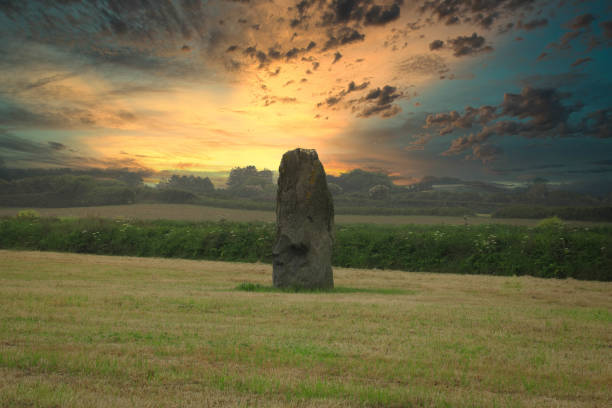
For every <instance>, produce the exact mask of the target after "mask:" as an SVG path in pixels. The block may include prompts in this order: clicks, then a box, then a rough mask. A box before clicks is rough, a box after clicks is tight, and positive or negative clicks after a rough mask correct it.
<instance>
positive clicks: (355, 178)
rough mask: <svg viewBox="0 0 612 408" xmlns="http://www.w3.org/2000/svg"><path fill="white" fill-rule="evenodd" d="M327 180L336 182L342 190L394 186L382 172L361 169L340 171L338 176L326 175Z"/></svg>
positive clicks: (359, 190) (365, 189)
mask: <svg viewBox="0 0 612 408" xmlns="http://www.w3.org/2000/svg"><path fill="white" fill-rule="evenodd" d="M327 180H328V182H331V183H334V184H337V185H338V186H340V187H342V189H343V190H344V192H347V193H351V192H364V193H366V192H368V191H369V190H370V189H371V188H372V187H374V186H376V185H384V186H387V187H388V188H389V189H391V188H393V187H395V185H394V184H393V180H391V178H390V177H389V176H388V175H387V174H384V173H376V172H369V171H365V170H361V169H355V170H352V171H350V172H348V173H342V174H340V176H338V177H336V176H327Z"/></svg>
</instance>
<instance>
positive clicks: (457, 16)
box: [420, 0, 537, 29]
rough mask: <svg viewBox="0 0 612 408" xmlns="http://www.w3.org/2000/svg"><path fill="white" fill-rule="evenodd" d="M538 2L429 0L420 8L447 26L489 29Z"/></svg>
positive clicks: (532, 0) (518, 0)
mask: <svg viewBox="0 0 612 408" xmlns="http://www.w3.org/2000/svg"><path fill="white" fill-rule="evenodd" d="M536 1H537V0H492V1H481V0H427V1H425V2H424V3H423V5H422V6H421V8H420V11H421V13H428V14H429V15H431V16H434V17H436V19H437V21H442V22H444V24H446V25H454V24H459V23H460V22H464V23H465V22H474V23H476V24H478V25H479V26H481V27H482V28H485V29H489V28H491V27H492V26H493V24H494V23H495V22H496V21H497V20H499V19H501V18H504V17H507V16H509V15H511V14H513V13H514V12H515V11H518V10H525V9H529V8H530V7H532V5H533V4H534V3H535V2H536Z"/></svg>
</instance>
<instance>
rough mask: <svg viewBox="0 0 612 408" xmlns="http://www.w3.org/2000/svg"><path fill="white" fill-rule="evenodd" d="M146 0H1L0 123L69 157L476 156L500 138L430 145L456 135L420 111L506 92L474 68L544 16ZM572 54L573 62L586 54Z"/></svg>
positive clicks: (515, 11) (465, 7) (179, 165)
mask: <svg viewBox="0 0 612 408" xmlns="http://www.w3.org/2000/svg"><path fill="white" fill-rule="evenodd" d="M147 4H148V2H146V1H144V2H143V6H142V7H140V6H139V7H135V6H134V5H132V4H131V3H130V4H128V3H124V2H119V1H113V0H108V1H101V2H100V3H99V4H98V5H96V6H92V5H89V4H81V3H78V4H77V3H74V4H70V5H61V4H55V5H53V6H48V5H47V4H46V3H45V2H39V1H31V2H23V3H14V2H9V3H7V5H4V6H0V11H3V13H0V23H2V26H3V27H4V28H2V29H1V30H0V31H2V33H3V35H6V38H12V39H14V40H15V41H7V42H6V43H5V44H3V45H2V46H1V48H2V51H4V55H6V58H4V60H3V61H0V72H1V73H2V75H1V76H0V90H1V91H2V92H1V93H0V110H2V112H4V113H5V114H4V115H3V119H4V122H5V123H2V124H1V125H2V127H1V129H0V130H1V131H2V132H5V133H6V134H7V135H9V136H7V137H13V136H15V137H27V138H29V139H32V140H36V141H37V142H39V143H43V144H44V143H48V142H59V143H62V144H65V145H66V146H68V147H69V149H66V150H62V154H63V155H64V156H66V157H67V156H68V155H69V153H74V154H73V156H74V157H73V158H72V159H71V164H74V163H75V162H78V158H86V159H87V160H84V162H83V163H84V164H83V165H99V166H107V165H118V164H119V165H129V166H133V167H139V166H140V167H146V168H150V169H154V170H156V171H163V170H171V169H182V170H193V171H207V170H210V171H219V170H227V169H229V168H231V167H233V166H245V165H256V166H258V167H267V168H271V169H274V168H276V167H277V165H278V162H279V160H280V157H281V155H282V153H283V152H284V151H286V150H288V149H291V148H294V147H296V146H300V147H308V148H316V149H317V150H318V151H319V155H320V157H321V158H322V160H323V161H324V163H325V165H326V168H327V169H328V172H331V173H337V172H340V171H345V170H348V169H351V168H356V167H362V168H370V169H380V170H383V171H390V172H395V173H397V174H398V175H399V176H401V177H404V178H405V179H407V180H408V179H410V177H413V176H418V175H421V176H422V175H425V174H428V172H430V171H431V170H433V169H434V165H433V164H432V163H433V161H435V162H436V165H438V166H440V168H443V169H449V168H450V167H451V165H450V164H449V163H451V162H452V163H454V164H455V165H457V166H458V165H459V164H460V167H462V168H465V169H472V170H473V169H474V168H476V167H477V166H476V163H474V162H473V161H472V160H471V159H472V158H474V157H475V156H476V155H477V154H480V155H481V158H482V159H483V163H487V164H488V163H490V162H491V160H492V158H493V155H492V154H493V153H496V154H497V152H501V149H495V148H493V147H488V148H485V147H482V146H480V145H477V146H475V148H474V152H473V154H471V156H470V153H469V152H466V153H463V150H460V151H459V152H461V153H462V156H461V157H457V158H455V159H453V158H451V157H449V156H440V154H441V153H444V152H445V151H446V149H448V147H449V145H450V143H451V142H452V141H453V140H460V138H456V139H451V138H450V137H446V136H445V135H438V134H437V130H436V129H433V128H431V129H427V128H425V125H426V123H425V119H426V117H427V116H428V115H429V114H433V113H436V112H438V111H440V110H446V111H448V110H451V109H457V110H460V109H463V107H464V106H465V105H468V104H474V105H483V103H482V102H481V101H480V100H481V99H483V98H484V99H486V100H487V102H486V103H498V102H499V101H500V100H501V99H502V98H503V95H504V93H505V92H506V90H499V91H496V92H495V94H494V95H493V94H491V95H484V94H483V92H482V91H480V90H479V86H480V85H482V83H481V84H480V85H478V86H477V85H475V84H474V83H473V82H474V81H475V79H474V72H476V71H478V72H483V71H484V72H486V66H487V65H489V64H490V63H491V62H497V60H498V59H501V57H500V56H499V55H497V54H496V51H497V49H498V48H502V47H506V46H508V44H514V43H516V44H518V43H519V42H517V41H516V37H517V36H518V35H520V36H527V34H529V33H530V32H531V31H532V30H538V29H541V28H542V27H545V26H546V25H547V24H548V21H549V19H550V20H551V21H552V18H553V17H552V16H553V13H552V11H551V9H550V8H549V9H545V8H541V7H545V6H546V7H548V6H549V4H548V2H547V1H538V0H528V1H526V2H525V5H524V6H520V7H519V6H517V5H516V4H515V2H511V1H500V2H496V3H495V4H494V5H491V6H490V7H492V8H491V10H488V9H487V10H480V11H478V12H475V11H474V10H475V9H474V7H472V6H471V5H472V3H471V2H470V1H469V0H465V1H460V2H457V8H456V9H453V10H451V11H452V13H451V14H449V15H447V14H445V13H446V11H445V9H443V8H440V7H439V6H441V5H443V4H442V3H440V2H437V1H432V2H427V3H421V2H403V3H402V2H398V1H395V0H381V1H379V2H368V1H361V0H346V1H345V2H333V1H323V2H312V1H306V2H301V3H297V2H294V1H289V0H282V1H276V2H268V1H257V0H251V1H250V2H248V3H243V2H226V1H212V2H208V3H207V4H206V5H205V6H204V4H203V3H201V2H197V1H194V2H188V3H186V2H183V3H181V5H178V4H174V3H173V2H167V3H163V4H162V3H159V4H157V3H156V4H157V6H156V7H152V4H149V5H148V6H147ZM478 4H480V3H478ZM339 5H345V6H347V7H345V8H343V7H344V6H343V7H340V6H339ZM483 7H484V6H483ZM487 7H489V6H487ZM347 10H348V11H347ZM479 13H480V14H479ZM487 13H489V14H487ZM566 19H567V18H566ZM602 19H603V17H602ZM586 20H588V19H585V21H584V22H582V21H579V22H577V23H572V24H570V25H569V26H567V27H569V28H566V30H573V31H570V32H571V33H574V34H572V35H573V36H575V38H578V39H580V38H584V39H586V38H587V35H590V34H589V33H590V32H591V33H595V34H596V35H597V36H599V37H597V38H599V39H598V40H597V41H600V44H604V43H603V42H602V41H603V40H602V39H601V38H604V37H602V36H603V35H604V34H605V33H604V32H603V31H602V30H603V29H600V28H596V29H591V26H590V25H589V24H591V23H592V21H594V20H592V21H590V22H587V21H586ZM598 21H599V20H598ZM576 24H577V25H576ZM593 24H595V23H592V24H591V25H593ZM602 24H603V22H602ZM578 26H579V27H578ZM571 27H578V28H571ZM593 27H595V26H593ZM602 27H604V26H602ZM604 28H605V27H604ZM577 30H583V31H577ZM589 30H591V31H589ZM512 33H514V34H512ZM595 34H593V35H595ZM555 35H556V34H555ZM580 36H582V37H580ZM573 38H574V37H573ZM593 38H595V36H593ZM600 47H601V45H600ZM563 52H565V53H568V52H569V51H566V50H564V51H563ZM550 53H552V51H550ZM504 58H505V57H504ZM520 58H526V57H524V56H522V55H521V56H520ZM529 58H531V57H529ZM582 58H583V60H582V62H581V63H580V64H579V65H576V66H574V65H572V69H574V70H578V69H585V67H586V68H588V67H589V64H594V62H593V61H594V60H590V61H587V60H586V59H585V58H584V56H582ZM532 59H533V61H530V62H529V64H531V65H530V66H534V67H536V66H537V65H536V64H537V63H538V62H537V61H536V60H535V58H532ZM572 61H573V59H572ZM491 65H495V64H491ZM499 65H500V64H499V63H498V64H497V66H499ZM568 66H570V65H569V63H568ZM534 69H535V68H534ZM497 72H501V73H504V75H506V78H509V77H510V76H512V75H514V74H513V73H512V72H509V70H508V72H506V70H504V69H497ZM491 77H492V78H493V77H495V75H493V76H491ZM449 79H455V80H456V81H452V82H465V83H466V84H465V85H460V86H457V88H461V86H463V87H465V88H466V89H469V92H465V93H464V94H462V95H461V98H463V99H462V100H461V102H460V103H461V105H458V106H457V104H456V103H453V105H452V106H451V105H449V102H448V98H447V97H446V96H445V95H444V94H443V92H444V91H441V92H438V91H437V89H439V88H441V87H442V88H444V87H445V86H446V87H447V88H448V86H447V85H445V84H448V83H449V82H451V81H449ZM496 80H497V79H496ZM514 80H515V81H516V79H514ZM470 81H472V82H470ZM468 82H469V84H468ZM499 83H502V80H499ZM506 83H508V82H506ZM487 86H490V87H493V82H492V81H491V82H489V83H488V84H487ZM504 86H505V85H504ZM496 90H497V88H496ZM511 90H512V91H513V92H515V93H516V92H518V91H520V89H518V90H517V89H511ZM428 95H436V97H435V98H428ZM559 95H562V93H559ZM489 100H492V101H489ZM600 105H601V104H600ZM2 112H0V113H2ZM589 120H590V119H589ZM462 129H463V128H462ZM465 129H468V128H467V127H466V128H465ZM62 131H63V132H64V133H63V135H62V134H61V132H62ZM468 131H469V130H468ZM0 136H1V135H0ZM460 136H461V135H460ZM487 140H488V139H487ZM491 140H492V139H491ZM442 145H444V146H443V147H442ZM0 147H1V146H0ZM415 152H420V153H418V154H417V153H415ZM483 152H488V153H490V155H489V156H487V157H484V156H482V154H483ZM1 153H2V152H1V151H0V154H1ZM20 154H21V153H20ZM64 156H62V158H64ZM464 156H465V157H468V158H469V159H470V160H464V159H463V157H464ZM11 157H13V158H11ZM17 157H21V156H17V155H15V156H6V158H5V159H6V160H5V161H10V160H13V159H14V160H17V159H16V158H17ZM20 160H21V159H20ZM33 160H34V159H32V160H30V161H27V164H28V165H31V164H32V162H33ZM16 163H17V162H16ZM21 163H26V161H25V160H22V161H21ZM47 163H48V161H45V162H44V163H41V165H47ZM17 164H18V163H17ZM57 165H61V160H59V159H58V161H57ZM444 166H447V167H444ZM440 171H442V170H440ZM445 171H447V170H445ZM470 171H471V170H470Z"/></svg>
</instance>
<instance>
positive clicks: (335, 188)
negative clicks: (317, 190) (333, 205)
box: [327, 183, 343, 195]
mask: <svg viewBox="0 0 612 408" xmlns="http://www.w3.org/2000/svg"><path fill="white" fill-rule="evenodd" d="M327 188H328V189H329V192H330V193H331V194H332V195H338V194H342V191H343V190H342V187H340V186H339V185H337V184H336V183H327Z"/></svg>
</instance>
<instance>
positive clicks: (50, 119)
mask: <svg viewBox="0 0 612 408" xmlns="http://www.w3.org/2000/svg"><path fill="white" fill-rule="evenodd" d="M0 124H1V125H3V126H11V127H27V128H65V127H69V124H70V121H69V120H67V118H66V117H65V116H64V115H61V114H59V113H58V114H52V113H50V112H35V111H33V110H30V109H28V108H27V107H22V106H16V105H13V104H9V103H2V100H1V99H0Z"/></svg>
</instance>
